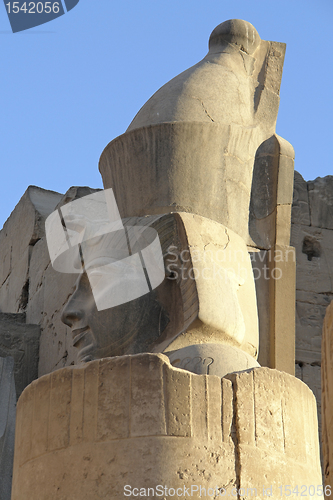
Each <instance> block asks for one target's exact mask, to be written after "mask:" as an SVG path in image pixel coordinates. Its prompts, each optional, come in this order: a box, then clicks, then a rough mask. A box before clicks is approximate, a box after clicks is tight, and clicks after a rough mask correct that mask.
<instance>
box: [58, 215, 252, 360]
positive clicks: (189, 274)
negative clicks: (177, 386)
mask: <svg viewBox="0 0 333 500" xmlns="http://www.w3.org/2000/svg"><path fill="white" fill-rule="evenodd" d="M123 222H124V226H125V228H126V226H128V227H133V226H134V227H135V226H136V225H141V226H143V225H146V226H148V227H151V228H154V229H155V230H156V231H157V233H158V235H159V237H160V242H161V246H162V252H163V255H164V267H165V271H166V276H165V278H164V279H163V281H162V283H161V284H160V285H159V286H158V287H157V288H155V289H154V290H151V291H150V292H149V293H146V294H145V295H142V296H141V297H138V298H137V299H135V300H131V301H128V302H125V303H122V304H119V305H117V306H116V307H111V308H107V309H104V310H98V308H97V306H96V304H95V300H94V297H93V293H92V290H91V285H90V281H89V278H91V277H92V276H91V272H90V270H91V269H92V273H94V276H93V278H94V279H96V274H97V273H98V274H99V275H102V274H103V275H104V272H105V271H104V269H105V268H103V267H101V268H99V269H98V271H97V272H96V262H97V261H99V262H100V260H101V255H102V253H103V256H104V259H105V260H104V263H106V257H105V254H106V253H105V249H104V250H103V252H102V253H101V251H100V248H99V247H98V245H100V246H101V245H105V243H103V244H101V242H100V241H99V243H97V242H96V241H93V242H92V243H90V249H89V252H87V253H86V254H85V252H84V251H83V255H87V258H86V259H85V260H84V268H85V270H86V271H87V272H85V273H83V274H82V275H81V276H80V277H79V280H78V283H77V288H76V291H75V292H74V294H73V295H72V297H71V298H70V299H69V301H68V303H67V305H66V307H65V309H64V311H63V321H64V322H65V323H66V324H67V325H69V326H70V327H72V329H73V342H74V345H75V346H76V347H77V348H78V349H79V360H80V361H91V360H92V359H96V358H101V357H108V356H120V355H123V354H136V353H139V352H163V351H165V350H167V351H173V350H178V349H179V348H183V347H186V346H190V345H193V344H202V340H205V342H207V343H208V342H209V343H210V344H222V345H229V346H230V348H231V346H233V348H241V349H243V350H244V351H245V352H246V353H248V354H249V355H250V356H246V355H245V354H244V356H243V358H244V359H246V361H249V360H250V359H251V356H253V358H255V357H256V354H257V349H258V325H257V315H256V298H255V288H254V282H253V277H252V269H251V263H250V258H249V256H248V253H247V249H246V246H245V244H244V242H243V240H242V239H241V238H240V237H239V236H238V235H236V234H234V233H233V231H230V230H227V228H225V227H224V226H222V225H220V224H217V223H216V222H214V221H211V220H209V219H206V218H204V217H200V216H197V215H195V216H193V215H191V214H186V213H179V214H166V215H162V216H149V217H145V218H143V217H138V218H129V219H126V220H125V221H124V220H123ZM198 229H199V230H198ZM108 243H110V242H109V241H108ZM94 266H95V271H94ZM107 283H108V287H107V290H104V293H107V294H115V295H116V294H117V291H118V290H119V289H120V288H121V286H122V277H120V280H119V279H118V277H117V276H116V275H115V273H114V272H113V273H112V272H110V273H109V274H108V276H107ZM234 350H235V349H234ZM229 354H230V353H229ZM252 364H255V362H254V359H252Z"/></svg>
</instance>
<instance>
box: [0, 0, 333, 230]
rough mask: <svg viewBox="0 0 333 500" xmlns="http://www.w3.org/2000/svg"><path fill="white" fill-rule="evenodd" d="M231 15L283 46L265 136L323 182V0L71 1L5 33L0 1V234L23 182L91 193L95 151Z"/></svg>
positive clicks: (328, 123) (326, 99) (329, 33)
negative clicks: (277, 138) (290, 149)
mask: <svg viewBox="0 0 333 500" xmlns="http://www.w3.org/2000/svg"><path fill="white" fill-rule="evenodd" d="M231 18H239V19H245V20H247V21H249V22H251V23H252V24H253V25H254V26H255V27H256V29H257V30H258V32H259V34H260V36H261V38H263V39H265V40H274V41H279V42H286V43H287V54H286V59H285V66H284V73H283V78H282V87H281V104H280V111H279V117H278V123H277V133H278V134H279V135H281V136H282V137H284V138H285V139H287V140H288V141H289V142H291V143H292V144H293V146H294V148H295V151H296V164H295V168H296V170H298V171H299V172H301V174H302V175H303V176H304V177H305V179H307V180H309V179H314V178H316V177H318V176H320V177H323V176H326V175H333V160H332V153H331V151H332V147H331V144H332V142H333V139H332V137H331V129H332V116H333V99H332V81H333V62H332V61H333V57H332V48H333V29H332V24H333V2H332V0H311V1H310V0H237V2H236V1H234V0H228V1H226V0H218V1H216V0H206V1H202V0H168V1H163V2H162V1H160V0H153V1H148V0H140V1H139V0H126V1H112V0H80V2H79V4H78V5H77V6H76V7H75V8H74V9H73V10H72V11H70V12H69V13H67V14H66V15H64V16H62V17H60V18H58V19H56V20H54V21H52V22H50V23H48V24H45V25H42V26H39V27H38V28H35V29H32V30H29V31H26V32H21V33H17V34H12V33H11V31H10V25H9V21H8V18H7V16H6V10H5V7H4V5H0V51H1V54H0V61H1V80H0V89H1V116H0V124H1V147H0V165H1V167H0V168H1V184H0V189H1V202H0V228H1V227H2V225H3V223H4V222H5V220H6V219H7V217H8V216H9V214H10V213H11V211H12V210H13V209H14V207H15V205H16V204H17V202H18V201H19V199H20V197H21V196H22V194H23V193H24V191H25V190H26V188H27V186H28V185H31V184H33V185H37V186H40V187H43V188H46V189H52V190H55V191H59V192H62V193H64V192H65V191H66V190H67V189H68V188H69V187H70V186H72V185H81V186H84V185H88V186H91V187H102V181H101V177H100V174H99V172H98V160H99V156H100V154H101V152H102V150H103V149H104V147H105V146H106V145H107V144H108V142H110V141H111V140H112V139H113V138H115V137H116V136H118V135H120V134H122V133H123V132H124V131H125V129H126V128H127V126H128V125H129V123H130V121H131V120H132V118H133V117H134V115H135V114H136V112H137V111H138V110H139V108H140V107H141V106H142V105H143V104H144V103H145V102H146V101H147V99H148V98H149V97H150V96H151V95H152V94H153V93H154V92H155V91H156V90H157V89H158V88H159V87H160V86H161V85H163V84H164V83H166V82H167V81H168V80H170V79H171V78H172V77H174V76H175V75H177V74H179V73H180V72H181V71H183V70H184V69H186V68H188V67H190V66H192V65H193V64H195V63H196V62H198V61H199V60H200V59H201V58H202V57H204V55H205V54H206V52H207V44H208V38H209V35H210V33H211V31H212V30H213V29H214V28H215V26H217V25H218V24H220V23H221V22H223V21H225V20H227V19H231Z"/></svg>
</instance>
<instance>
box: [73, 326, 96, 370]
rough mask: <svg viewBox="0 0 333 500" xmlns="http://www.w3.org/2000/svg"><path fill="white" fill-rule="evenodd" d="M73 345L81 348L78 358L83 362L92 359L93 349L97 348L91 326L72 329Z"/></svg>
mask: <svg viewBox="0 0 333 500" xmlns="http://www.w3.org/2000/svg"><path fill="white" fill-rule="evenodd" d="M72 335H73V346H74V347H76V348H77V349H79V353H78V360H79V362H81V363H85V362H87V361H92V360H93V359H95V358H94V356H93V351H94V350H95V348H96V342H95V340H94V336H93V334H92V331H91V330H90V328H89V326H85V327H83V328H77V329H75V330H72Z"/></svg>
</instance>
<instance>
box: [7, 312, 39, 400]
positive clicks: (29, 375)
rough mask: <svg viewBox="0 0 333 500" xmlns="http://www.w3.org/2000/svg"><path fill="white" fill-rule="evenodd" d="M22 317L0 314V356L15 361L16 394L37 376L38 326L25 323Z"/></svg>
mask: <svg viewBox="0 0 333 500" xmlns="http://www.w3.org/2000/svg"><path fill="white" fill-rule="evenodd" d="M16 316H17V317H18V318H16ZM22 318H23V316H22V315H20V314H18V315H16V314H5V313H2V314H0V356H2V357H7V356H11V357H12V358H13V359H14V361H15V366H14V375H15V386H16V393H17V395H18V396H20V394H21V392H22V391H23V389H24V388H25V387H26V386H27V385H28V384H30V383H31V382H32V381H33V380H35V379H36V378H37V376H38V356H39V337H40V327H39V326H38V325H27V324H25V323H24V322H22Z"/></svg>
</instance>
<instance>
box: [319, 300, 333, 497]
mask: <svg viewBox="0 0 333 500" xmlns="http://www.w3.org/2000/svg"><path fill="white" fill-rule="evenodd" d="M332 353H333V303H332V304H330V306H329V307H328V308H327V312H326V316H325V321H324V325H323V340H322V364H321V369H322V372H321V391H322V399H321V409H322V412H321V415H322V443H323V473H324V479H325V485H326V486H328V485H329V486H332V484H333V425H332V424H333V359H332V358H333V356H332ZM326 498H327V499H328V498H330V496H329V495H327V496H326Z"/></svg>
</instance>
